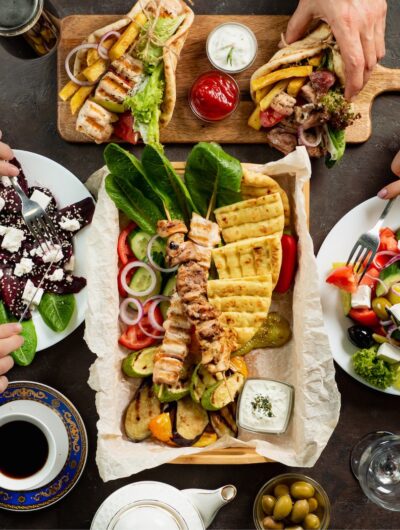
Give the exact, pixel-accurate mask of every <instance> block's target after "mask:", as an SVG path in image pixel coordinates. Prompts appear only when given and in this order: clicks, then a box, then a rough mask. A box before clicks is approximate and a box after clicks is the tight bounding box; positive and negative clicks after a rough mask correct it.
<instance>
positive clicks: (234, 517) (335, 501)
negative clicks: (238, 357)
mask: <svg viewBox="0 0 400 530" xmlns="http://www.w3.org/2000/svg"><path fill="white" fill-rule="evenodd" d="M2 1H9V0H2ZM388 3H389V12H388V17H387V35H386V43H387V54H386V58H385V59H384V61H383V63H384V64H385V65H386V66H389V67H399V65H400V47H399V44H398V43H399V28H400V4H399V2H397V1H396V0H389V2H388ZM296 4H297V2H296V1H295V0H246V1H243V0H219V1H218V2H214V1H207V0H196V2H195V11H196V12H197V13H224V14H225V13H226V14H229V13H232V14H240V13H243V14H249V13H254V14H263V13H269V14H290V13H292V12H293V10H294V8H295V6H296ZM130 5H131V2H130V1H129V0H113V2H102V1H100V0H90V1H89V0H53V6H54V8H55V10H56V12H57V14H58V16H59V17H64V16H67V15H70V14H75V13H111V12H112V13H125V12H127V11H128V9H129V8H130ZM0 9H1V5H0ZM56 98H57V95H56V56H55V54H53V55H51V56H49V57H47V58H44V59H39V60H29V59H20V58H16V57H13V56H11V55H9V54H8V53H7V52H6V51H5V50H4V49H2V48H1V47H0V128H1V129H2V130H3V134H4V138H5V139H6V140H7V141H8V142H9V143H10V144H11V145H12V146H14V147H15V148H19V149H26V150H28V151H33V152H36V153H40V154H42V155H45V156H47V157H50V158H52V159H54V160H56V161H57V162H60V163H61V164H63V165H64V166H66V167H67V168H68V169H70V170H71V171H72V172H73V173H75V175H77V176H78V177H79V178H80V179H81V180H82V181H85V179H86V178H87V177H88V176H89V175H90V174H91V173H92V171H94V170H95V169H97V168H98V167H99V166H100V165H101V164H102V147H100V146H95V145H74V144H68V143H66V142H65V141H63V140H62V139H61V138H60V137H59V135H58V133H57V128H56ZM399 122H400V97H399V96H398V95H396V94H386V95H383V96H381V97H380V98H379V99H378V100H377V101H376V102H375V104H374V108H373V135H372V138H371V139H370V141H369V142H368V143H366V144H364V145H360V146H349V147H348V149H347V152H346V156H345V158H344V160H343V162H342V163H341V164H340V165H339V166H337V167H336V168H335V169H332V170H330V171H328V170H327V169H326V168H325V166H324V164H323V162H322V161H321V162H314V163H313V176H312V185H311V186H312V193H311V234H312V237H313V240H314V244H315V250H316V251H318V249H319V247H320V245H321V243H322V241H323V239H324V238H325V236H326V235H327V234H328V232H329V231H330V229H331V228H332V227H333V226H334V224H335V223H336V222H337V221H338V220H339V219H340V218H341V217H342V216H343V215H344V214H345V213H346V212H348V211H349V210H350V209H351V208H353V207H354V206H356V205H357V204H359V203H360V202H362V201H364V200H366V199H367V198H369V197H371V196H373V195H374V194H376V192H377V191H378V190H379V189H380V188H381V187H382V186H383V185H384V184H385V183H388V182H390V181H391V180H392V179H393V178H394V177H393V175H392V174H391V172H390V162H391V159H392V157H393V156H394V154H395V153H396V151H397V150H398V149H399V148H400V125H399ZM137 150H138V151H140V148H137ZM188 150H189V146H179V147H170V146H167V148H166V152H167V154H168V155H169V156H170V158H171V159H172V160H182V159H184V158H185V155H186V154H187V152H188ZM227 150H228V151H229V152H230V153H232V154H234V155H235V156H237V157H238V158H240V160H242V161H251V162H260V163H261V162H267V161H269V160H273V159H276V158H278V156H279V154H277V153H276V152H273V151H272V150H271V149H269V148H268V147H264V146H261V145H260V146H251V145H242V146H233V145H230V146H227ZM93 360H94V356H93V355H92V354H91V353H90V352H89V350H88V348H87V347H86V344H85V343H84V341H83V326H81V327H80V328H79V329H78V330H77V331H76V332H75V333H73V334H72V335H71V336H70V337H69V338H68V339H66V340H65V341H63V342H62V343H61V344H59V345H57V346H55V347H53V348H51V349H49V350H47V351H45V352H43V353H41V354H40V355H39V356H38V358H37V360H36V361H35V363H34V364H33V365H32V366H31V367H29V368H25V369H22V368H15V369H14V370H13V371H12V372H11V374H10V376H11V379H13V380H18V379H29V380H37V381H40V382H43V383H46V384H49V385H51V386H53V387H55V388H57V389H59V390H60V391H61V392H63V393H65V394H66V395H67V396H68V397H69V398H70V399H71V400H72V401H73V402H74V403H75V404H76V406H77V407H78V409H79V410H80V412H81V414H82V416H83V419H84V421H85V423H86V426H87V429H88V435H89V459H88V463H87V467H86V470H85V472H84V474H83V476H82V478H81V480H80V482H79V484H78V485H77V486H76V488H75V489H74V490H73V491H72V492H71V493H70V494H69V495H68V496H67V497H66V498H65V499H63V500H62V501H61V502H60V503H58V504H56V505H54V506H53V507H51V508H48V509H45V510H42V511H39V512H32V513H8V512H5V511H1V512H0V528H2V529H5V528H7V529H27V528H34V529H49V528H59V529H68V528H71V529H79V528H89V526H90V522H91V519H92V517H93V515H94V513H95V511H96V509H97V507H98V506H99V504H100V503H101V502H102V501H103V500H104V499H105V498H106V497H107V496H108V495H109V494H110V493H111V492H113V491H114V490H116V489H117V488H119V487H121V486H123V485H125V484H128V483H130V482H131V481H136V480H159V481H164V482H167V483H169V484H172V485H174V486H176V487H178V488H189V487H195V488H196V487H197V488H216V487H218V486H220V485H223V484H226V483H233V484H235V485H236V486H237V488H238V496H237V498H236V500H235V502H234V503H232V504H230V505H228V506H227V507H225V508H224V509H223V510H221V512H220V513H219V514H218V516H217V518H216V519H215V521H214V523H213V524H212V528H220V529H222V528H227V529H236V528H242V529H245V528H246V529H247V528H253V523H252V505H253V500H254V497H255V495H256V493H257V491H258V489H259V488H260V487H261V485H262V484H263V483H264V482H265V481H267V480H268V479H269V478H271V477H273V476H274V475H276V474H278V473H282V472H285V471H287V470H288V469H287V468H285V467H284V466H282V465H279V464H260V465H249V466H229V467H228V466H213V467H209V466H186V465H185V466H173V465H164V466H162V467H159V468H156V469H152V470H150V471H144V472H143V473H140V474H139V475H137V476H135V477H132V478H130V479H126V480H119V481H114V482H108V483H106V484H104V483H103V482H102V481H101V479H100V477H99V475H98V471H97V468H96V464H95V451H96V421H97V415H96V410H95V405H94V393H93V392H92V391H91V390H90V389H89V387H88V386H87V384H86V381H87V378H88V370H89V366H90V364H91V363H92V362H93ZM337 383H338V386H339V390H340V392H341V394H342V412H341V417H340V421H339V425H338V426H337V428H336V430H335V432H334V434H333V436H332V438H331V440H330V441H329V443H328V446H327V447H326V449H325V451H324V452H323V454H322V456H321V458H320V459H319V461H318V462H317V464H316V465H315V466H314V467H313V468H312V469H307V470H303V471H305V472H306V473H307V474H309V475H310V476H311V477H313V478H315V479H316V480H318V481H320V482H321V483H322V484H323V486H324V487H325V489H326V491H327V492H328V495H329V497H330V499H331V503H332V522H331V528H333V529H344V528H351V529H361V528H364V529H375V528H376V529H395V528H397V529H398V528H400V515H399V514H398V513H397V514H396V513H395V512H389V511H385V510H383V509H380V508H378V507H377V506H375V505H374V504H372V503H371V502H369V501H368V500H367V498H366V497H365V496H364V495H363V494H362V492H361V490H360V488H359V486H358V483H357V482H356V480H355V479H354V478H353V476H352V474H351V472H350V469H349V452H350V449H351V447H352V446H353V444H354V443H355V442H356V441H357V440H358V439H359V438H360V437H361V436H362V435H364V434H365V433H368V432H370V431H374V430H380V429H385V430H389V431H394V432H396V431H397V432H399V431H400V408H399V405H400V401H399V398H398V397H397V398H396V397H395V396H389V395H384V394H382V393H379V392H377V391H374V390H370V389H368V388H367V387H365V386H363V385H361V384H359V383H357V382H356V381H354V380H353V379H352V378H350V377H349V376H348V375H346V373H344V372H343V371H342V370H341V369H340V368H339V367H337Z"/></svg>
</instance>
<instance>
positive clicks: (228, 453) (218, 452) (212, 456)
mask: <svg viewBox="0 0 400 530" xmlns="http://www.w3.org/2000/svg"><path fill="white" fill-rule="evenodd" d="M172 165H173V167H174V169H175V170H176V172H177V173H178V174H179V175H183V173H184V171H185V162H173V163H172ZM303 191H304V199H305V204H306V212H307V218H308V219H310V181H307V182H306V184H305V186H304V190H303ZM272 461H273V460H271V459H269V458H265V457H264V456H261V455H259V454H258V453H257V452H256V450H255V449H253V448H250V447H228V448H226V449H214V450H213V451H204V452H203V453H197V454H194V455H187V456H181V457H179V458H177V459H176V460H173V461H172V462H171V464H198V465H199V464H202V465H203V464H207V465H217V464H218V465H221V464H223V465H233V464H262V463H264V462H272Z"/></svg>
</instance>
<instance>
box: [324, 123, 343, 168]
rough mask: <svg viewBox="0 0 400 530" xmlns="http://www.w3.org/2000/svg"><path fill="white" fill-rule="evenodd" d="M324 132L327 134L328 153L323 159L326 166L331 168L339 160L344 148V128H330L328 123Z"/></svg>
mask: <svg viewBox="0 0 400 530" xmlns="http://www.w3.org/2000/svg"><path fill="white" fill-rule="evenodd" d="M326 132H327V136H328V152H329V154H328V155H327V157H326V159H325V165H326V166H327V167H328V168H331V167H333V166H334V165H335V164H336V162H339V160H340V159H341V158H342V157H343V155H344V152H345V150H346V139H345V130H344V129H343V130H341V129H332V128H331V127H329V125H328V127H327V128H326Z"/></svg>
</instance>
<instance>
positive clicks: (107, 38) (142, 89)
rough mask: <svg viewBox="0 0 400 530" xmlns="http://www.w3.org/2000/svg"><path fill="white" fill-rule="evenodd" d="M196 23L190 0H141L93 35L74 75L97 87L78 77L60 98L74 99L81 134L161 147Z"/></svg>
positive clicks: (97, 139)
mask: <svg viewBox="0 0 400 530" xmlns="http://www.w3.org/2000/svg"><path fill="white" fill-rule="evenodd" d="M193 20H194V13H193V11H192V10H191V9H190V8H189V6H188V5H187V4H186V3H185V2H184V0H138V1H137V2H136V4H135V5H134V6H133V7H132V9H131V10H130V11H129V13H128V14H127V15H126V16H124V17H122V18H121V19H119V20H117V21H116V22H113V23H111V24H108V25H107V26H105V27H102V28H99V29H97V30H96V31H94V32H93V33H91V34H90V35H88V37H87V38H86V39H85V41H84V43H83V44H84V45H86V46H87V45H93V48H85V47H82V48H81V49H79V50H78V51H77V53H76V55H75V59H74V64H73V76H74V77H75V78H77V79H78V80H80V81H83V82H84V83H85V85H86V84H87V83H91V84H89V86H79V84H77V83H74V81H73V79H72V80H71V81H70V82H69V83H68V84H67V85H66V86H65V87H64V88H63V89H62V90H61V92H60V94H59V95H60V98H61V99H62V100H63V101H67V100H70V107H71V112H72V114H74V115H75V114H76V115H77V121H76V128H77V130H78V131H80V132H82V133H83V134H85V135H87V136H89V137H90V138H91V139H92V140H94V141H95V142H97V143H102V142H107V141H109V140H111V138H112V137H113V136H117V137H120V138H121V139H123V140H126V141H130V143H136V141H138V140H139V138H141V139H142V140H143V141H144V142H145V143H153V144H158V143H159V129H160V128H161V127H166V126H167V125H168V123H169V122H170V120H171V118H172V115H173V112H174V108H175V103H176V68H177V64H178V60H179V56H180V53H181V51H182V48H183V46H184V44H185V41H186V38H187V35H188V32H189V29H190V27H191V25H192V23H193ZM102 39H103V40H102ZM100 41H101V42H102V45H101V50H100V55H99V50H98V49H97V48H96V47H97V46H98V45H99V43H100ZM121 115H123V116H124V118H121ZM131 115H132V118H133V119H132V118H130V116H131ZM121 121H122V123H121ZM132 129H133V130H132Z"/></svg>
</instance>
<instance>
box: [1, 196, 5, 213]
mask: <svg viewBox="0 0 400 530" xmlns="http://www.w3.org/2000/svg"><path fill="white" fill-rule="evenodd" d="M5 205H6V201H5V200H4V199H3V197H0V212H1V210H2V209H3V208H4V206H5Z"/></svg>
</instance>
